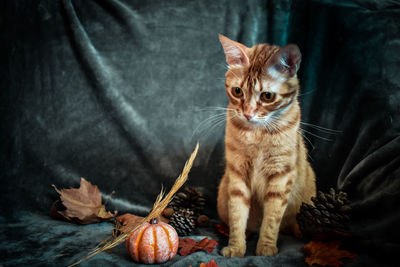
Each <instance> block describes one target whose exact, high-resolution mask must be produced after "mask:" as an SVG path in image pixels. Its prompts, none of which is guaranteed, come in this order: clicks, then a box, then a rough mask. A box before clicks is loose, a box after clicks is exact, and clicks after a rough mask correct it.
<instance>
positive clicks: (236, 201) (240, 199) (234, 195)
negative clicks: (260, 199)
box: [221, 175, 250, 257]
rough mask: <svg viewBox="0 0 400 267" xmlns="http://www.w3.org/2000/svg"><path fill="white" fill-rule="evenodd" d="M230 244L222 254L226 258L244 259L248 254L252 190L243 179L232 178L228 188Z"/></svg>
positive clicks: (233, 176) (232, 176) (234, 176)
mask: <svg viewBox="0 0 400 267" xmlns="http://www.w3.org/2000/svg"><path fill="white" fill-rule="evenodd" d="M228 197H229V200H228V209H229V210H228V214H229V242H228V246H227V247H225V248H223V249H222V251H221V253H222V255H224V256H225V257H243V256H244V254H245V252H246V234H245V233H246V226H247V219H248V216H249V209H250V190H249V188H248V187H247V185H246V184H245V183H244V181H243V180H242V178H239V177H236V175H231V176H230V183H229V186H228Z"/></svg>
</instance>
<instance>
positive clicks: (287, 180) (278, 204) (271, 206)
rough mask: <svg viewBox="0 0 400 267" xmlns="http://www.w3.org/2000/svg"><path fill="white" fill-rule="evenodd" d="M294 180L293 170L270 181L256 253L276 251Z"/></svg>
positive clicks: (262, 253)
mask: <svg viewBox="0 0 400 267" xmlns="http://www.w3.org/2000/svg"><path fill="white" fill-rule="evenodd" d="M293 180H294V171H292V172H290V173H287V174H285V175H283V177H279V179H277V180H276V181H271V182H270V183H269V184H268V185H267V188H266V191H265V195H264V208H263V209H264V217H263V221H262V224H261V229H260V237H259V239H258V243H257V248H256V255H258V256H269V255H274V254H276V253H278V248H277V247H276V242H277V239H278V234H279V227H280V224H281V221H282V217H283V214H284V212H285V209H286V207H287V204H288V198H289V195H290V192H291V188H292V185H293Z"/></svg>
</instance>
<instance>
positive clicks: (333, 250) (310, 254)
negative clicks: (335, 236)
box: [302, 241, 357, 267]
mask: <svg viewBox="0 0 400 267" xmlns="http://www.w3.org/2000/svg"><path fill="white" fill-rule="evenodd" d="M340 245H341V242H340V241H329V242H321V241H311V242H310V243H308V244H307V245H306V246H304V247H303V248H302V251H303V253H304V256H305V261H306V263H307V264H308V265H309V266H312V265H313V264H319V265H321V266H334V267H339V266H340V265H342V264H343V262H342V261H341V260H340V259H342V258H355V257H357V254H354V253H351V252H349V251H347V250H341V249H339V246H340Z"/></svg>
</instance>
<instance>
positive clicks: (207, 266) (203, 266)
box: [200, 260, 221, 267]
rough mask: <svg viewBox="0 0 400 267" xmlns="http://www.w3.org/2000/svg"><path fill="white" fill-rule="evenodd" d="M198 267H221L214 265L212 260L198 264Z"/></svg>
mask: <svg viewBox="0 0 400 267" xmlns="http://www.w3.org/2000/svg"><path fill="white" fill-rule="evenodd" d="M200 267H221V266H219V265H217V264H216V263H215V260H212V261H210V262H208V263H204V262H202V263H200Z"/></svg>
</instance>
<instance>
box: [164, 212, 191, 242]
mask: <svg viewBox="0 0 400 267" xmlns="http://www.w3.org/2000/svg"><path fill="white" fill-rule="evenodd" d="M193 214H194V213H193V211H192V210H190V209H179V210H177V211H175V212H174V214H173V215H172V217H171V218H170V221H169V224H170V225H171V226H172V227H174V228H175V230H176V232H177V233H178V235H179V236H184V235H189V234H190V233H191V232H193V230H194V228H195V227H196V220H195V217H194V215H193Z"/></svg>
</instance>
